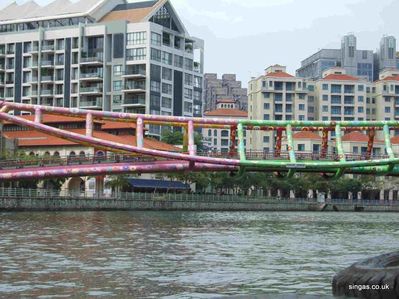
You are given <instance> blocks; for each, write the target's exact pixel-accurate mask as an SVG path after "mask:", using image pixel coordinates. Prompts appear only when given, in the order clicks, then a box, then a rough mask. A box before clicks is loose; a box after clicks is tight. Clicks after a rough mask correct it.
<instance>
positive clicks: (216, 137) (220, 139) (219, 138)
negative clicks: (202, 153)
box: [202, 98, 248, 153]
mask: <svg viewBox="0 0 399 299" xmlns="http://www.w3.org/2000/svg"><path fill="white" fill-rule="evenodd" d="M238 108H239V104H238V103H237V101H236V100H234V99H228V98H227V99H220V100H218V101H217V104H216V109H215V110H211V111H207V112H205V113H204V118H219V119H223V118H228V119H236V120H240V119H248V112H247V111H243V110H240V109H238ZM230 132H231V131H230V129H203V130H202V136H203V140H204V147H205V148H206V149H208V150H209V151H213V152H217V153H228V152H229V151H230V148H231V146H232V143H231V138H230ZM235 140H236V141H235V142H236V143H235V145H237V138H235ZM244 143H245V144H246V138H245V140H244Z"/></svg>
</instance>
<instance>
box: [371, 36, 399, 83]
mask: <svg viewBox="0 0 399 299" xmlns="http://www.w3.org/2000/svg"><path fill="white" fill-rule="evenodd" d="M398 62H399V60H398V58H397V57H396V38H395V37H394V36H384V37H382V39H381V41H380V47H379V49H378V50H377V52H376V53H375V54H374V66H375V72H374V80H378V78H379V74H380V72H382V71H384V70H385V69H392V68H396V67H397V66H398Z"/></svg>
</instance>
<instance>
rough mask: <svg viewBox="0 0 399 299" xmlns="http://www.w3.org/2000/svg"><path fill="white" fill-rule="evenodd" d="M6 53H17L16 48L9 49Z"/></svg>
mask: <svg viewBox="0 0 399 299" xmlns="http://www.w3.org/2000/svg"><path fill="white" fill-rule="evenodd" d="M6 54H7V55H14V54H15V50H14V49H8V50H7V52H6Z"/></svg>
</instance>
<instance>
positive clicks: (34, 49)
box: [28, 46, 39, 54]
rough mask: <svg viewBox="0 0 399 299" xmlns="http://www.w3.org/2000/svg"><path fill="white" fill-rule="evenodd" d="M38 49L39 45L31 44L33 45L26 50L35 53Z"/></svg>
mask: <svg viewBox="0 0 399 299" xmlns="http://www.w3.org/2000/svg"><path fill="white" fill-rule="evenodd" d="M38 51H39V46H33V47H31V48H30V49H29V50H28V52H29V53H31V54H32V53H37V52H38Z"/></svg>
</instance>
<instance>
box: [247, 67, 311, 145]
mask: <svg viewBox="0 0 399 299" xmlns="http://www.w3.org/2000/svg"><path fill="white" fill-rule="evenodd" d="M312 86H313V90H314V85H313V84H312ZM311 89H312V88H311ZM309 93H310V94H312V97H313V102H312V101H309V98H308V97H309ZM309 111H311V112H312V114H313V113H314V96H313V93H312V92H309V89H308V86H307V80H306V79H304V78H298V77H295V76H292V75H290V74H288V73H287V72H286V67H285V66H281V65H274V66H270V67H268V68H267V69H266V71H265V75H262V76H260V77H258V78H253V79H252V80H251V81H250V82H249V90H248V116H249V118H250V119H263V120H294V119H295V120H308V119H309ZM274 138H275V136H274V135H273V133H271V132H264V131H250V133H249V138H248V144H250V146H251V149H254V150H265V151H269V150H271V149H272V148H273V145H274V142H275V140H274Z"/></svg>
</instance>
